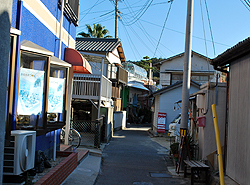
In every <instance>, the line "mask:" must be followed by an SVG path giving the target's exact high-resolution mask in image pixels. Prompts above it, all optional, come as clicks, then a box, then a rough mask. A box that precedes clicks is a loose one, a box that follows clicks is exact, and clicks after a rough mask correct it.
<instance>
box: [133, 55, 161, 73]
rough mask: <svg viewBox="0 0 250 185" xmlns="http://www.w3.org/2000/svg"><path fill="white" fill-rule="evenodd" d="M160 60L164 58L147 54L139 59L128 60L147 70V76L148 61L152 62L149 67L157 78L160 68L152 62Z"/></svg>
mask: <svg viewBox="0 0 250 185" xmlns="http://www.w3.org/2000/svg"><path fill="white" fill-rule="evenodd" d="M162 60H164V59H162V58H149V57H148V56H145V57H143V59H142V60H140V61H130V62H132V63H134V64H135V65H138V66H140V67H142V68H144V69H145V70H146V71H147V73H148V76H149V70H150V63H151V62H152V68H151V69H152V72H153V76H154V77H157V78H159V77H160V69H158V68H157V67H156V66H154V64H155V63H157V62H160V61H162Z"/></svg>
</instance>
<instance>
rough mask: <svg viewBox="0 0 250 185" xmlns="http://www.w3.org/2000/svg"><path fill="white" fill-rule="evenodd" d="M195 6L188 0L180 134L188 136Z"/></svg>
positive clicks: (192, 0)
mask: <svg viewBox="0 0 250 185" xmlns="http://www.w3.org/2000/svg"><path fill="white" fill-rule="evenodd" d="M193 4H194V0H188V4H187V20H186V21H187V22H186V40H185V54H184V65H183V84H182V105H181V125H180V134H181V135H185V136H186V135H187V129H188V109H189V90H190V77H191V54H192V31H193Z"/></svg>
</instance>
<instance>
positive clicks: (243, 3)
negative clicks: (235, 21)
mask: <svg viewBox="0 0 250 185" xmlns="http://www.w3.org/2000/svg"><path fill="white" fill-rule="evenodd" d="M240 1H241V2H242V4H243V5H244V6H245V7H246V9H247V10H248V11H249V12H250V9H249V8H248V7H249V6H247V5H246V4H245V3H244V2H243V1H242V0H240Z"/></svg>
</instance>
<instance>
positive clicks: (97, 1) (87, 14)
mask: <svg viewBox="0 0 250 185" xmlns="http://www.w3.org/2000/svg"><path fill="white" fill-rule="evenodd" d="M99 1H100V0H97V1H96V2H95V4H94V5H93V6H92V7H90V8H89V10H88V12H87V13H86V14H85V15H84V16H83V17H82V18H81V20H79V23H80V22H81V21H82V20H83V18H84V17H86V15H88V13H89V12H90V11H91V10H92V9H93V8H94V7H95V6H97V5H99V4H101V3H103V2H104V1H105V0H103V1H102V2H100V3H99V4H97V3H98V2H99Z"/></svg>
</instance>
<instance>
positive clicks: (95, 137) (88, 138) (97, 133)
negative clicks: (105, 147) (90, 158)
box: [71, 118, 103, 148]
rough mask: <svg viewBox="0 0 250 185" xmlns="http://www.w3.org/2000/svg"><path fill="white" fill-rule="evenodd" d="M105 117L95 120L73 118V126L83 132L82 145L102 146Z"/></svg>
mask: <svg viewBox="0 0 250 185" xmlns="http://www.w3.org/2000/svg"><path fill="white" fill-rule="evenodd" d="M102 125H103V119H102V118H100V119H97V120H95V121H86V120H71V126H72V128H74V129H75V130H77V131H78V132H79V133H80V134H81V137H82V139H81V144H80V146H90V147H96V148H100V144H101V126H102Z"/></svg>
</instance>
